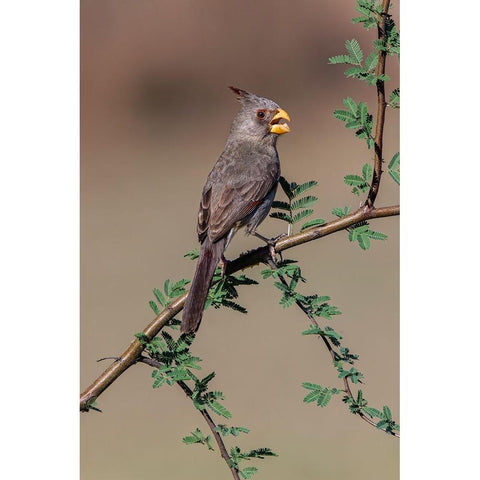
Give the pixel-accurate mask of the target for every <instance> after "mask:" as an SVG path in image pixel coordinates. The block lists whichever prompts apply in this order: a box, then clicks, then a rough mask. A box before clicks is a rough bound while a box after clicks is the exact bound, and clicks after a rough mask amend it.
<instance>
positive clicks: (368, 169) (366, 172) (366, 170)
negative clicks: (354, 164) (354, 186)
mask: <svg viewBox="0 0 480 480" xmlns="http://www.w3.org/2000/svg"><path fill="white" fill-rule="evenodd" d="M372 174H373V167H372V166H371V165H370V164H369V163H366V164H365V165H364V166H363V168H362V175H363V179H364V180H365V181H367V182H369V181H370V180H371V178H372Z"/></svg>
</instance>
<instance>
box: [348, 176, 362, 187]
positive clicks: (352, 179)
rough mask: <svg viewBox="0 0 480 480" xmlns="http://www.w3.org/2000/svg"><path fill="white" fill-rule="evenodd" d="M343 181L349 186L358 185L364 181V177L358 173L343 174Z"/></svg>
mask: <svg viewBox="0 0 480 480" xmlns="http://www.w3.org/2000/svg"><path fill="white" fill-rule="evenodd" d="M343 180H344V181H345V183H346V184H347V185H350V186H354V185H356V186H358V185H363V184H364V183H365V179H364V178H362V177H360V176H359V175H345V177H344V178H343Z"/></svg>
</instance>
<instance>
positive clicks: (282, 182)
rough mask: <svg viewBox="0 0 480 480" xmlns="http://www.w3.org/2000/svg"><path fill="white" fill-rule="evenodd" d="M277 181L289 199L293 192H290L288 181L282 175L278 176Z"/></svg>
mask: <svg viewBox="0 0 480 480" xmlns="http://www.w3.org/2000/svg"><path fill="white" fill-rule="evenodd" d="M279 183H280V186H281V187H282V190H283V191H284V193H285V195H286V196H287V197H288V198H289V199H290V200H291V199H292V198H293V193H292V188H291V186H290V183H288V182H287V180H285V178H284V177H280V179H279Z"/></svg>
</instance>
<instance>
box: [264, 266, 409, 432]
mask: <svg viewBox="0 0 480 480" xmlns="http://www.w3.org/2000/svg"><path fill="white" fill-rule="evenodd" d="M268 263H269V265H270V268H272V269H276V268H277V266H276V265H275V264H274V263H273V261H272V260H271V259H270V261H269V262H268ZM278 278H279V279H280V281H281V282H282V283H283V285H285V286H286V287H288V282H287V281H286V280H285V278H284V276H283V275H280V274H279V275H278ZM295 303H296V305H297V306H298V307H299V308H300V310H302V312H303V313H304V314H305V315H306V316H307V317H308V318H309V319H310V320H311V321H312V322H313V323H314V325H315V326H316V327H317V328H318V329H321V328H320V324H319V323H318V322H317V320H316V318H315V317H314V316H313V315H312V314H311V313H310V312H309V310H308V308H307V307H306V306H305V305H304V304H303V303H302V302H301V301H300V300H295ZM319 337H320V338H321V339H322V340H323V343H325V346H326V347H327V350H328V353H330V356H331V357H332V361H333V363H334V364H335V360H336V354H335V350H334V349H333V347H332V345H331V343H330V341H329V339H328V338H327V337H326V336H325V335H323V334H319ZM343 385H344V387H345V390H344V391H345V393H346V394H347V395H348V396H349V397H350V398H351V399H352V400H355V397H354V396H353V392H352V388H351V385H350V381H349V380H348V377H343ZM357 414H358V415H359V416H360V418H362V420H364V421H365V422H367V423H369V424H370V425H372V426H374V427H375V428H378V427H377V424H376V423H375V422H374V421H373V420H372V419H371V418H370V417H369V416H368V415H366V414H365V413H364V412H362V410H359V412H358V413H357ZM392 435H394V436H395V437H397V438H400V435H399V434H398V433H396V432H392Z"/></svg>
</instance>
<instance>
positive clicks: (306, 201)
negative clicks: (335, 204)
mask: <svg viewBox="0 0 480 480" xmlns="http://www.w3.org/2000/svg"><path fill="white" fill-rule="evenodd" d="M317 200H318V198H317V197H314V196H313V195H307V196H306V197H302V198H299V199H298V200H294V201H293V202H292V205H291V209H292V211H293V210H298V209H300V208H306V207H311V206H312V205H314V204H315V203H316V202H317Z"/></svg>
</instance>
